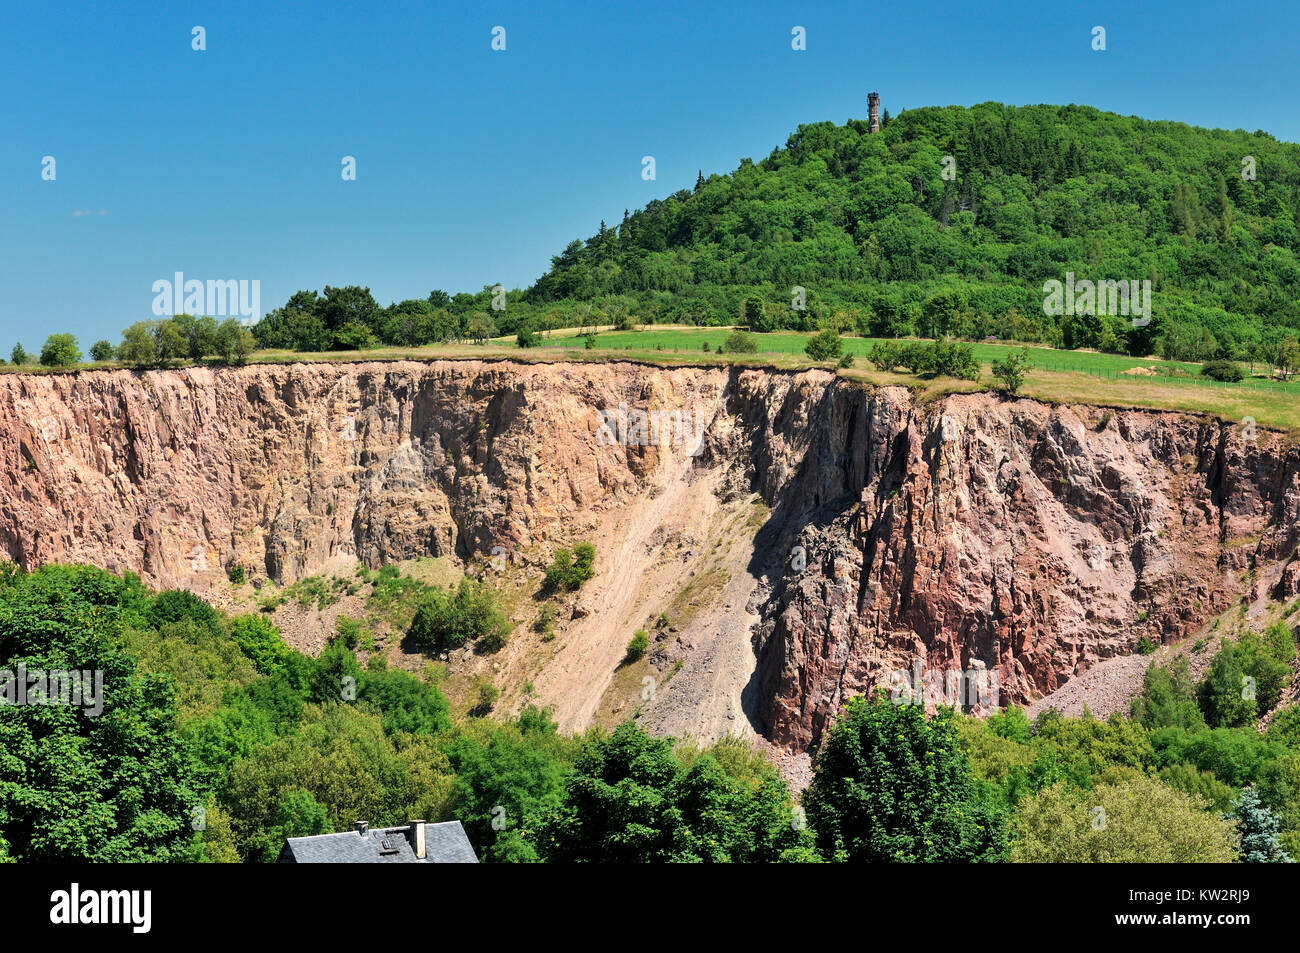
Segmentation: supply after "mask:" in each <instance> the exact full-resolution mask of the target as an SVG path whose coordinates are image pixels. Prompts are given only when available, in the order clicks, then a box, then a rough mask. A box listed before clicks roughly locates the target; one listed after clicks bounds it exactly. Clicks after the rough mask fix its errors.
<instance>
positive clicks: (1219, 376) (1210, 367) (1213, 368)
mask: <svg viewBox="0 0 1300 953" xmlns="http://www.w3.org/2000/svg"><path fill="white" fill-rule="evenodd" d="M1201 376H1202V377H1208V378H1210V379H1212V380H1216V381H1231V382H1235V381H1239V380H1241V379H1242V378H1243V377H1245V376H1246V374H1245V371H1243V370H1242V369H1241V365H1240V364H1238V363H1237V362H1236V361H1207V362H1206V363H1205V364H1202V365H1201Z"/></svg>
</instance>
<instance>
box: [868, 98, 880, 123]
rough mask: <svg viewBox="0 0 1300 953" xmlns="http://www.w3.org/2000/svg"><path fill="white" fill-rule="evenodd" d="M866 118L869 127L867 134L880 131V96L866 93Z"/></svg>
mask: <svg viewBox="0 0 1300 953" xmlns="http://www.w3.org/2000/svg"><path fill="white" fill-rule="evenodd" d="M867 117H868V121H869V123H870V125H869V126H868V131H869V132H879V131H880V94H879V93H867Z"/></svg>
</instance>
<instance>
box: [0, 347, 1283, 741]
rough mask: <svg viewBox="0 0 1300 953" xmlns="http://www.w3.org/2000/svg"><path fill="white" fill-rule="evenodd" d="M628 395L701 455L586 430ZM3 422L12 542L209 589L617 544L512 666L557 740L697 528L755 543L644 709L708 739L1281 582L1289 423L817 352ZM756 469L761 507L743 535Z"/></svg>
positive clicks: (691, 559)
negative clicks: (527, 659) (1224, 418)
mask: <svg viewBox="0 0 1300 953" xmlns="http://www.w3.org/2000/svg"><path fill="white" fill-rule="evenodd" d="M620 403H622V404H626V405H627V406H628V407H629V408H634V409H636V408H639V409H659V410H671V409H678V410H681V411H683V412H686V413H688V414H691V413H699V414H700V415H701V417H700V419H701V420H702V421H703V425H704V428H705V429H704V433H705V436H704V442H703V445H702V448H701V450H700V452H699V453H698V454H695V455H692V454H690V453H689V451H688V449H687V448H684V447H681V446H671V447H664V446H655V445H648V446H644V445H636V442H635V441H633V442H632V445H625V444H619V443H615V444H612V445H611V444H609V442H608V441H606V440H602V439H599V428H600V419H599V417H598V415H597V413H596V412H597V411H598V410H601V409H611V410H612V409H614V408H617V407H618V406H619V405H620ZM0 435H2V436H3V438H4V439H3V442H2V443H0V447H2V449H0V454H3V458H2V462H0V466H2V467H3V476H2V479H3V481H4V482H3V484H2V485H0V552H3V553H4V554H6V555H7V556H8V558H10V559H12V560H13V561H15V562H17V563H20V564H22V565H24V566H28V567H30V566H34V565H37V564H39V563H43V562H48V561H86V562H91V563H95V564H97V565H101V566H104V567H105V568H108V569H112V570H115V571H120V570H126V569H129V570H134V571H137V572H140V573H142V574H143V575H144V576H145V577H146V579H147V580H148V581H149V582H150V583H151V584H153V585H156V586H160V587H167V586H184V587H189V588H193V589H195V590H196V591H200V592H201V591H204V590H206V589H209V588H212V587H220V586H221V585H222V583H223V581H224V577H225V572H226V569H227V568H228V567H229V566H230V565H232V564H235V563H238V564H240V565H243V566H245V567H247V568H249V569H251V570H252V571H253V573H254V575H255V576H258V575H260V576H265V577H269V578H273V579H276V580H277V581H280V582H292V581H294V580H296V579H298V578H301V577H303V576H305V575H310V574H314V573H317V572H321V571H323V570H326V569H330V568H333V567H334V566H337V565H346V564H347V563H348V562H349V561H350V560H353V559H360V560H362V561H363V562H366V563H367V564H369V565H371V566H374V565H378V564H381V563H386V562H393V561H397V560H401V559H407V558H411V557H416V556H423V555H434V556H447V557H451V558H453V559H459V560H467V559H469V558H471V557H474V556H485V555H487V554H488V553H489V552H490V551H491V549H492V547H494V546H501V547H504V548H505V550H506V551H507V552H510V553H513V554H515V556H516V558H519V559H525V560H528V561H530V562H531V563H533V564H534V565H535V564H537V563H538V562H540V561H542V560H544V559H545V558H547V557H548V556H549V549H550V543H551V541H553V540H554V541H558V542H562V543H569V542H572V541H573V540H575V539H576V538H580V537H582V536H583V535H584V534H590V535H591V536H592V538H595V539H596V541H597V546H598V549H599V550H600V552H601V553H602V554H603V556H602V557H601V558H603V559H605V560H607V562H606V563H605V564H604V565H603V566H598V568H601V569H602V573H603V574H604V575H603V576H598V577H597V579H596V580H593V583H592V587H593V588H592V590H591V592H590V593H588V592H587V591H586V590H584V593H583V598H584V600H586V602H587V603H588V604H587V605H585V606H584V608H585V609H587V610H588V612H589V615H588V616H586V617H585V618H583V619H581V620H580V624H575V625H574V626H573V627H572V628H571V630H570V631H569V632H568V633H567V634H566V639H567V641H566V642H565V644H564V646H563V647H562V649H561V651H559V652H558V653H557V654H556V656H555V657H554V659H553V660H552V661H551V663H550V668H548V669H547V670H546V671H544V672H541V673H539V674H538V675H536V676H534V675H532V674H526V675H521V678H522V679H523V680H525V681H530V680H532V679H533V678H536V685H537V687H538V691H539V692H540V693H541V695H542V696H543V697H544V698H545V699H546V700H548V701H549V702H551V703H554V704H556V706H557V711H558V713H559V714H560V715H561V716H562V717H563V721H564V724H565V726H566V727H568V728H572V729H574V730H580V729H581V728H582V727H584V726H585V724H586V723H588V722H589V721H590V719H591V718H592V716H593V712H594V711H595V709H596V707H597V702H598V701H599V698H600V695H601V693H602V692H603V691H604V689H605V688H606V686H607V685H608V683H609V678H610V672H611V671H612V670H613V669H614V668H615V667H616V665H617V660H618V658H619V656H620V654H621V652H622V647H623V646H624V645H625V644H626V641H627V638H628V632H629V630H630V628H634V627H636V626H638V625H643V624H644V621H643V620H644V617H645V616H646V614H647V613H649V612H651V611H652V609H654V607H655V606H656V605H659V604H660V603H662V602H664V601H665V600H666V599H668V598H669V597H671V595H672V592H671V590H672V588H673V587H674V586H681V585H683V584H684V582H685V577H687V576H688V575H689V574H690V570H691V569H694V568H698V569H699V570H700V572H701V573H703V572H704V571H705V568H706V561H707V558H711V557H710V556H709V554H710V553H711V552H712V549H713V548H714V543H715V541H714V540H713V539H711V538H707V537H709V535H710V534H713V533H717V532H730V533H734V534H742V533H743V534H745V535H744V537H743V540H742V539H741V536H740V535H736V536H735V538H734V539H732V540H731V541H730V542H731V544H732V545H730V546H728V547H727V550H728V551H731V552H737V553H739V552H743V550H738V549H736V547H738V546H743V547H749V551H750V552H751V556H750V558H749V562H748V566H747V567H746V569H745V570H744V571H743V574H741V573H735V572H733V573H732V574H731V577H730V579H731V581H730V582H728V583H727V584H726V587H725V589H724V590H723V591H721V592H720V593H719V596H718V600H719V603H720V604H719V605H717V606H713V607H710V608H709V610H708V611H706V612H702V613H701V614H700V617H699V621H698V622H697V624H696V628H695V629H693V630H692V631H691V632H689V633H686V632H684V633H681V635H682V636H683V637H684V638H683V640H682V641H683V647H682V648H681V651H682V652H686V653H689V652H691V651H695V652H697V654H700V656H701V660H700V664H699V666H698V667H699V668H700V671H699V672H696V673H694V674H692V664H693V663H692V661H691V660H690V659H689V658H688V659H687V660H686V666H685V668H684V669H683V670H682V672H681V675H680V676H679V678H678V679H677V681H676V683H675V685H676V687H671V688H669V689H666V690H665V691H663V692H662V693H660V697H659V699H658V700H657V701H656V703H655V704H654V705H649V706H647V709H646V716H647V719H648V723H652V724H656V725H660V726H662V727H663V728H664V730H671V731H673V732H676V733H682V732H696V733H700V734H706V733H710V732H712V733H716V732H718V731H726V730H731V727H733V726H734V725H735V724H736V717H737V716H738V715H742V714H743V716H744V717H745V718H747V719H748V721H749V723H750V724H751V725H753V726H754V727H755V728H756V729H758V730H760V731H761V732H763V733H766V734H767V735H768V737H769V738H771V739H772V740H773V741H774V742H776V743H777V744H779V745H781V746H782V747H786V748H793V749H797V750H802V749H804V748H807V747H808V746H810V745H812V744H815V743H816V742H817V740H818V739H819V737H820V735H821V732H822V731H823V730H824V728H825V726H826V725H827V724H828V722H829V720H830V719H831V718H832V717H833V716H834V714H835V712H836V711H837V710H838V708H839V706H840V705H842V703H843V702H844V701H845V700H846V699H847V698H849V697H851V696H852V695H853V694H856V693H859V692H863V691H867V690H869V689H870V688H871V687H872V686H873V685H875V684H878V683H880V682H881V681H882V680H885V679H887V677H888V675H889V673H890V672H893V671H897V670H905V669H908V668H909V667H911V665H912V664H913V662H914V661H915V660H917V659H920V660H921V662H922V664H923V665H924V666H926V667H927V668H930V669H937V670H947V669H959V670H963V671H964V670H969V669H971V668H977V667H979V666H980V665H983V666H985V667H987V668H988V669H991V670H995V671H996V672H997V673H998V677H999V682H1000V689H1001V700H1002V701H1003V702H1007V701H1017V702H1024V701H1030V700H1032V699H1035V698H1038V697H1040V696H1042V695H1043V694H1045V693H1047V692H1050V691H1053V690H1054V689H1056V688H1058V687H1059V686H1061V685H1063V684H1064V683H1065V682H1066V681H1068V680H1070V679H1072V678H1074V677H1075V676H1077V675H1079V674H1081V673H1083V672H1085V671H1087V670H1089V669H1090V668H1092V667H1093V666H1094V665H1096V664H1097V663H1098V662H1100V661H1102V660H1104V659H1107V658H1111V657H1114V656H1117V655H1123V654H1126V653H1129V652H1131V651H1133V649H1134V648H1135V647H1136V645H1137V643H1138V640H1139V638H1141V637H1142V636H1143V635H1146V636H1147V637H1148V638H1150V639H1153V640H1160V639H1163V640H1166V641H1176V640H1177V639H1178V638H1180V637H1182V636H1183V635H1185V634H1186V633H1189V632H1191V631H1192V630H1193V629H1194V628H1196V627H1197V626H1198V625H1200V624H1201V623H1203V622H1204V620H1205V619H1207V618H1208V617H1209V616H1210V615H1212V614H1214V613H1216V612H1218V611H1221V609H1222V608H1223V607H1225V606H1226V605H1228V604H1230V603H1231V602H1232V601H1234V600H1236V599H1237V598H1239V597H1240V596H1241V595H1242V594H1243V591H1246V590H1250V589H1254V590H1256V594H1257V593H1258V591H1259V590H1260V589H1261V587H1263V588H1266V589H1268V590H1269V591H1275V592H1276V593H1277V594H1278V595H1290V594H1294V593H1296V592H1297V590H1300V560H1298V559H1296V558H1295V552H1296V547H1297V545H1298V544H1300V452H1298V451H1297V450H1296V449H1295V448H1292V447H1289V446H1288V445H1287V444H1286V443H1285V442H1284V440H1283V439H1282V437H1281V436H1280V435H1278V434H1274V433H1270V432H1267V431H1263V430H1260V431H1259V432H1258V436H1257V439H1256V440H1254V441H1248V440H1246V439H1244V438H1243V435H1242V433H1241V428H1240V427H1237V426H1233V425H1230V424H1226V423H1223V422H1220V421H1217V420H1212V419H1209V418H1204V417H1197V416H1189V415H1181V414H1169V413H1156V412H1143V411H1111V410H1104V409H1100V408H1093V407H1068V406H1061V407H1051V406H1047V405H1044V404H1041V403H1037V402H1034V401H1029V400H1007V399H1002V398H999V397H996V396H993V395H988V394H971V395H959V396H951V397H948V398H945V399H943V400H940V401H936V402H932V403H929V404H921V405H918V404H917V403H916V401H915V400H914V399H913V397H912V395H911V394H910V392H908V391H907V390H905V389H902V388H876V389H872V388H867V387H863V386H859V385H857V384H854V383H852V382H848V381H845V380H843V379H841V378H837V377H836V376H835V375H833V374H830V373H828V372H825V371H817V370H812V371H803V372H776V371H771V370H762V369H745V368H739V367H736V368H722V367H675V368H664V367H652V366H645V365H640V364H635V363H630V362H622V363H609V364H603V363H592V364H555V365H542V364H521V363H515V362H510V361H496V362H488V361H440V362H433V363H420V362H413V361H397V362H363V363H352V364H291V365H254V366H249V367H243V368H228V369H220V370H212V369H207V368H191V369H184V370H171V371H156V372H154V371H151V372H144V373H133V372H129V371H87V372H81V373H76V374H67V375H17V374H12V375H0ZM692 436H693V435H692V434H690V433H689V431H688V433H687V437H688V439H690V438H691V437H692ZM755 491H757V492H758V493H759V494H760V495H761V497H762V498H763V500H765V501H766V502H767V504H769V505H770V507H771V511H770V513H768V514H767V515H766V517H765V518H764V519H763V520H762V522H761V525H760V526H759V527H758V529H757V535H756V536H753V537H752V541H751V535H752V533H753V529H752V528H750V529H746V527H747V526H752V524H751V523H750V522H749V521H747V520H746V519H744V518H742V514H741V512H740V507H741V506H749V505H750V504H749V503H748V502H746V501H747V499H748V497H749V496H750V495H751V494H752V493H754V492H755ZM728 527H729V529H728ZM741 561H742V562H743V560H741ZM1248 571H1250V572H1249V574H1248ZM654 611H658V610H657V609H655V610H654ZM756 619H757V620H758V621H757V624H755V622H754V620H756ZM751 638H752V639H753V643H754V644H753V647H752V648H751V647H750V646H749V645H748V642H749V640H750V639H751ZM737 640H743V641H742V642H738V641H737ZM692 646H695V648H692ZM742 648H743V650H741V649H742ZM666 652H667V650H666V649H665V653H666ZM755 658H757V659H759V660H760V663H759V670H758V671H757V672H754V671H752V670H751V671H749V672H741V671H739V668H741V667H743V666H744V665H746V664H749V665H751V667H752V664H753V663H752V661H746V660H753V659H755ZM715 660H716V661H717V664H715ZM507 664H509V660H507ZM520 664H521V665H522V660H521V662H520ZM672 664H676V662H675V661H674V662H673V663H672ZM733 668H734V669H736V671H732V670H731V669H733ZM510 670H511V671H513V669H510ZM520 671H521V672H523V671H524V670H523V668H521V669H520ZM706 695H707V696H710V697H705V696H706ZM722 696H725V699H723V700H721V701H720V700H719V699H721V698H722ZM741 707H743V708H744V711H743V713H742V712H740V711H738V710H737V709H738V708H741Z"/></svg>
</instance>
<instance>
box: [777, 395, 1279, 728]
mask: <svg viewBox="0 0 1300 953" xmlns="http://www.w3.org/2000/svg"><path fill="white" fill-rule="evenodd" d="M820 400H821V402H822V406H821V407H820V408H819V409H818V411H817V413H816V414H815V416H816V419H817V420H818V422H819V425H818V427H817V429H816V432H815V434H813V435H812V437H811V440H810V445H809V447H808V449H807V451H806V453H804V455H803V459H802V466H801V468H800V469H799V470H798V471H797V472H796V473H793V474H791V475H789V476H788V477H787V478H785V481H784V482H785V485H784V486H783V487H781V488H780V489H778V490H777V491H776V493H777V497H778V499H779V500H780V502H779V504H778V510H781V509H784V511H785V512H784V514H783V516H784V532H783V533H782V536H781V539H780V541H779V543H778V549H779V550H780V551H781V553H782V554H783V555H784V554H785V553H789V552H790V551H791V550H792V549H793V547H794V546H796V545H798V546H802V547H803V549H804V552H805V553H806V555H805V557H804V558H805V559H806V562H807V567H806V568H805V569H804V570H803V571H795V569H794V568H787V569H786V570H785V572H784V574H783V576H782V578H781V580H780V582H779V583H777V585H776V586H775V593H774V595H773V597H772V599H771V600H770V602H769V605H768V607H767V612H766V616H767V619H768V622H767V626H766V631H765V632H764V651H763V655H762V658H763V671H762V686H763V690H762V692H761V698H762V718H763V721H764V724H765V727H766V729H767V731H768V734H769V736H770V737H771V739H772V740H773V741H775V742H777V743H778V744H781V745H785V746H790V747H794V748H800V749H802V748H804V747H807V746H808V745H809V744H812V743H815V742H816V741H817V740H818V738H819V737H820V735H821V732H822V731H823V730H824V729H825V727H826V726H827V724H828V722H829V720H830V719H831V718H832V717H833V715H834V713H835V712H836V711H837V710H838V708H839V706H840V705H841V704H842V703H843V702H844V701H846V700H847V699H848V698H850V697H852V696H853V695H855V694H859V693H862V692H865V691H869V690H870V689H871V688H872V686H874V685H878V684H882V683H885V682H887V681H888V677H889V674H890V673H891V672H895V671H906V670H908V669H909V668H911V667H912V665H913V663H914V660H915V659H921V660H922V664H923V665H924V667H925V668H926V669H929V670H934V671H936V672H944V671H961V672H966V671H970V670H972V669H976V670H977V669H979V668H981V667H986V668H988V669H991V670H993V669H995V670H996V671H997V673H998V676H999V678H998V681H999V686H1000V699H1001V702H1002V703H1003V704H1005V703H1007V702H1020V703H1023V702H1026V701H1029V700H1032V699H1034V698H1038V697H1040V696H1041V695H1042V694H1044V693H1046V692H1050V691H1052V690H1054V689H1055V688H1057V687H1059V686H1060V685H1062V684H1064V683H1065V682H1066V681H1067V680H1069V679H1070V678H1072V677H1074V676H1075V675H1078V674H1081V673H1082V672H1084V671H1086V670H1088V669H1089V668H1091V667H1092V666H1093V665H1095V664H1096V663H1097V662H1098V661H1100V660H1102V659H1105V658H1109V657H1112V656H1114V655H1117V654H1128V653H1130V652H1132V651H1133V650H1134V649H1135V648H1136V647H1137V644H1138V642H1139V639H1141V638H1142V637H1143V636H1145V637H1147V638H1148V639H1150V640H1152V641H1161V640H1165V641H1175V640H1177V639H1179V638H1181V637H1183V636H1185V635H1187V634H1189V633H1190V632H1192V631H1194V630H1195V629H1196V628H1197V627H1199V626H1200V625H1202V624H1203V623H1204V622H1205V620H1206V619H1207V618H1208V617H1209V616H1211V615H1213V614H1216V613H1218V612H1220V611H1222V610H1223V609H1224V608H1225V607H1227V606H1228V605H1229V604H1231V603H1232V602H1234V601H1236V600H1237V599H1239V598H1241V596H1242V595H1243V594H1245V593H1248V592H1249V591H1250V589H1251V587H1252V585H1254V586H1257V585H1258V584H1259V583H1258V582H1257V581H1256V580H1259V579H1268V580H1272V579H1274V578H1276V577H1278V575H1279V573H1278V572H1277V571H1276V570H1279V569H1280V570H1281V571H1280V579H1281V581H1280V582H1279V583H1278V587H1279V590H1280V591H1279V593H1278V594H1279V595H1285V594H1289V593H1293V592H1294V591H1295V584H1294V580H1295V579H1296V577H1297V576H1300V573H1298V572H1297V569H1300V562H1298V561H1297V560H1296V559H1295V558H1294V555H1295V552H1296V546H1297V543H1300V452H1297V450H1296V449H1295V448H1294V447H1290V446H1288V445H1286V443H1285V442H1284V440H1283V439H1282V437H1281V436H1280V435H1278V434H1273V433H1266V432H1264V431H1259V433H1258V435H1257V437H1256V439H1255V440H1254V441H1248V440H1246V439H1245V438H1244V437H1243V434H1242V428H1241V427H1239V426H1233V425H1231V424H1227V423H1224V422H1221V421H1217V420H1213V419H1209V418H1205V417H1196V416H1187V415H1180V414H1169V413H1154V412H1141V411H1110V410H1105V409H1099V408H1094V407H1051V406H1048V405H1045V404H1041V403H1038V402H1034V401H1029V400H1003V399H1000V398H998V397H995V396H992V395H987V394H978V395H962V396H953V397H949V398H947V399H945V400H943V401H940V402H938V403H936V404H934V405H932V406H919V407H918V406H916V405H915V404H914V403H913V402H912V401H911V400H910V399H909V398H908V397H907V395H905V394H902V393H900V392H897V391H891V390H877V391H874V392H867V391H863V390H859V389H855V388H851V387H848V386H838V387H835V388H833V389H831V390H830V392H829V394H828V395H826V396H823V397H821V398H820ZM772 469H773V472H778V470H779V468H772ZM777 482H781V481H780V480H778V481H777ZM1288 580H1291V581H1290V582H1288Z"/></svg>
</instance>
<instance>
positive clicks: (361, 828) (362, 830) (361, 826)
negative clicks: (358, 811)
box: [357, 821, 370, 837]
mask: <svg viewBox="0 0 1300 953" xmlns="http://www.w3.org/2000/svg"><path fill="white" fill-rule="evenodd" d="M369 829H370V822H369V821H357V833H358V834H360V835H361V836H362V837H365V836H366V831H368V830H369Z"/></svg>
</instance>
